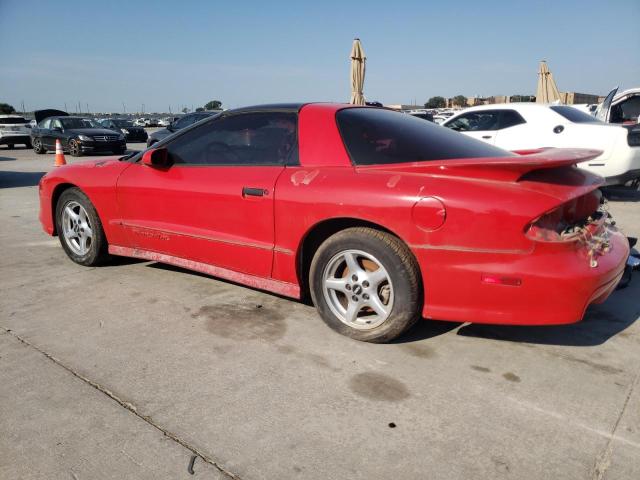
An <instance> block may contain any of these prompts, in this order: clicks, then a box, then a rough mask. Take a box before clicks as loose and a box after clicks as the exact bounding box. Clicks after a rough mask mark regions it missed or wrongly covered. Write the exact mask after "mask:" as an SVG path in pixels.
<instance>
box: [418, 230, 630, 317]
mask: <svg viewBox="0 0 640 480" xmlns="http://www.w3.org/2000/svg"><path fill="white" fill-rule="evenodd" d="M610 245H611V248H610V250H609V251H608V252H607V253H605V254H603V255H602V256H600V257H598V266H597V267H590V266H589V260H588V258H587V255H586V251H585V249H584V248H582V247H579V246H578V245H577V244H571V245H567V246H562V247H558V245H545V244H536V246H535V249H534V250H533V251H531V252H529V253H527V252H522V253H492V252H473V251H468V250H465V251H457V250H435V249H434V250H430V249H426V250H422V249H414V253H415V254H416V256H417V258H418V261H419V263H420V265H421V269H422V272H423V278H424V298H425V303H424V308H423V316H424V317H425V318H432V319H438V320H451V321H457V322H474V323H491V324H506V325H558V324H567V323H574V322H578V321H580V320H581V319H582V317H583V316H584V312H585V310H586V308H587V307H588V306H589V305H590V304H592V303H601V302H603V301H604V300H606V298H607V297H608V296H609V295H610V294H611V292H612V291H613V290H614V289H615V287H616V285H617V284H618V281H619V280H620V278H621V277H622V274H623V272H624V267H625V262H626V260H627V257H628V255H629V244H628V241H627V239H626V238H625V237H624V236H623V235H622V234H620V233H618V232H615V233H612V234H611V237H610ZM487 274H488V275H495V276H501V277H508V278H517V279H520V281H521V284H520V285H518V286H511V285H500V284H487V283H483V282H482V281H481V278H482V275H487Z"/></svg>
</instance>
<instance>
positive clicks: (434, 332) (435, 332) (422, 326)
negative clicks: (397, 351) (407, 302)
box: [391, 318, 464, 344]
mask: <svg viewBox="0 0 640 480" xmlns="http://www.w3.org/2000/svg"><path fill="white" fill-rule="evenodd" d="M460 325H464V324H462V323H460V322H444V321H442V320H429V319H425V318H422V319H420V320H418V321H417V322H416V324H415V325H414V326H413V327H411V328H410V329H409V330H407V331H406V332H405V333H403V334H402V335H400V336H399V337H398V338H396V339H395V340H393V341H391V343H398V344H399V343H411V342H419V341H420V340H428V339H429V338H433V337H439V336H440V335H444V334H445V333H447V332H450V331H452V330H455V329H456V328H458V327H459V326H460Z"/></svg>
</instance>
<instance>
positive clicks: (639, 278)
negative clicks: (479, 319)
mask: <svg viewBox="0 0 640 480" xmlns="http://www.w3.org/2000/svg"><path fill="white" fill-rule="evenodd" d="M634 277H635V278H632V281H631V284H630V285H629V286H628V287H626V288H624V289H621V290H616V291H615V292H613V294H612V295H611V296H610V297H609V298H608V299H607V301H606V302H605V303H603V304H600V305H591V306H590V307H589V308H588V309H587V313H586V315H585V317H584V319H583V320H582V321H581V322H578V323H573V324H571V325H549V326H532V327H527V326H511V325H481V324H473V323H472V324H468V325H465V326H464V327H462V328H460V329H459V330H458V335H462V336H467V337H478V338H488V339H492V340H503V341H507V342H521V343H537V344H543V345H564V346H571V347H591V346H595V345H601V344H603V343H605V342H606V341H607V340H609V339H610V338H612V337H614V336H616V335H618V334H619V333H621V332H623V331H624V330H626V329H627V328H628V327H629V326H630V325H631V324H633V322H635V321H636V320H637V319H638V316H639V315H640V306H639V305H640V304H638V303H637V302H636V301H634V299H637V298H638V297H639V296H640V275H639V274H637V273H635V274H634Z"/></svg>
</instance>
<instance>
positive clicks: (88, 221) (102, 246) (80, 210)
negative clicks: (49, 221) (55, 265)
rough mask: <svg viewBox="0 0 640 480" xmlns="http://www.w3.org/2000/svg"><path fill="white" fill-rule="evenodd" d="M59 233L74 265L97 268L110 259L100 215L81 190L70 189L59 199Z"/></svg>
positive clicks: (61, 241) (57, 225) (57, 224)
mask: <svg viewBox="0 0 640 480" xmlns="http://www.w3.org/2000/svg"><path fill="white" fill-rule="evenodd" d="M56 230H57V232H58V237H59V238H60V243H61V245H62V248H63V249H64V251H65V252H66V254H67V255H68V256H69V258H70V259H71V260H73V261H74V262H76V263H78V264H80V265H85V266H94V265H100V264H102V263H104V262H105V261H106V260H107V259H108V258H109V254H108V251H107V248H108V244H107V239H106V237H105V234H104V230H103V229H102V223H101V222H100V218H99V217H98V213H97V212H96V209H95V207H94V206H93V204H92V203H91V201H90V200H89V198H88V197H87V196H86V195H85V194H84V193H83V192H82V191H81V190H80V189H79V188H70V189H68V190H65V191H64V192H63V193H62V195H60V199H59V200H58V203H57V204H56Z"/></svg>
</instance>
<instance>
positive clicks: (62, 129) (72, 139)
mask: <svg viewBox="0 0 640 480" xmlns="http://www.w3.org/2000/svg"><path fill="white" fill-rule="evenodd" d="M33 113H34V115H35V117H36V121H37V122H38V126H37V127H34V128H32V129H31V144H32V145H33V151H34V152H35V153H46V151H47V150H54V149H55V148H56V140H60V143H61V144H62V149H63V150H64V151H65V152H69V153H71V155H73V156H74V157H80V156H82V155H84V154H85V153H98V152H113V153H115V154H116V155H121V154H123V153H124V152H125V150H126V149H127V142H126V140H125V138H124V135H123V134H122V133H116V132H114V131H113V130H108V129H106V128H95V127H94V126H92V122H91V121H90V120H89V119H86V118H82V117H72V116H69V114H67V113H66V112H62V111H60V110H37V111H35V112H33Z"/></svg>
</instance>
